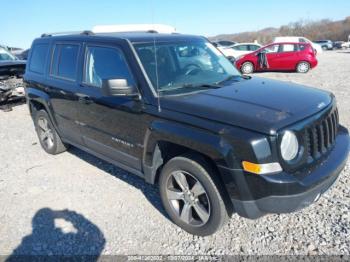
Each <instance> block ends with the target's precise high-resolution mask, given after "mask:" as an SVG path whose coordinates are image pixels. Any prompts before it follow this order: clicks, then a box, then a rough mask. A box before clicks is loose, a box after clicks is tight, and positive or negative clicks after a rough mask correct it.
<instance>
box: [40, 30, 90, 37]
mask: <svg viewBox="0 0 350 262" xmlns="http://www.w3.org/2000/svg"><path fill="white" fill-rule="evenodd" d="M55 35H94V33H93V32H92V31H90V30H84V31H70V32H56V33H45V34H42V35H41V37H50V36H55Z"/></svg>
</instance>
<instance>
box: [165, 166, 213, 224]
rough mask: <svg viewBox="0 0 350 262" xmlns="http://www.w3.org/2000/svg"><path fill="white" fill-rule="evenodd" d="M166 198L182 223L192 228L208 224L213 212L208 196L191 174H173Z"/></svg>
mask: <svg viewBox="0 0 350 262" xmlns="http://www.w3.org/2000/svg"><path fill="white" fill-rule="evenodd" d="M166 196H167V199H168V201H169V203H170V206H171V207H172V209H173V211H174V212H175V214H176V215H177V216H178V218H179V219H180V220H181V221H183V222H185V223H186V224H189V225H192V226H203V225H204V224H206V223H207V222H208V220H209V217H210V212H211V207H210V202H209V198H208V194H207V192H206V191H205V188H204V187H203V185H202V184H201V183H200V182H199V181H198V180H197V179H196V178H195V177H194V176H193V175H191V174H190V173H188V172H185V171H174V172H173V173H171V175H170V176H169V178H168V181H167V186H166Z"/></svg>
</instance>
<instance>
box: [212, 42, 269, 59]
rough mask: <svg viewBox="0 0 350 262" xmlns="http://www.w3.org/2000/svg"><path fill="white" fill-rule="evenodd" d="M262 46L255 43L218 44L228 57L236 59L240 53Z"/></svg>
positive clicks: (252, 50) (249, 51) (250, 51)
mask: <svg viewBox="0 0 350 262" xmlns="http://www.w3.org/2000/svg"><path fill="white" fill-rule="evenodd" d="M261 47H262V46H261V45H259V44H256V43H239V44H235V45H232V46H227V47H223V46H219V47H218V48H219V50H220V51H221V52H222V53H223V54H224V55H225V56H226V57H228V58H235V59H238V58H239V57H240V56H242V55H246V54H249V53H252V52H254V51H256V50H258V49H259V48H261Z"/></svg>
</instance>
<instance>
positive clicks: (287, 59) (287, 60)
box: [276, 44, 298, 70]
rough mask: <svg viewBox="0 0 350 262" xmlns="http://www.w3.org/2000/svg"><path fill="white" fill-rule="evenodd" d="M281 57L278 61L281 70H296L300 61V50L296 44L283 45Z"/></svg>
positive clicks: (280, 48)
mask: <svg viewBox="0 0 350 262" xmlns="http://www.w3.org/2000/svg"><path fill="white" fill-rule="evenodd" d="M278 54H279V56H278V59H277V61H276V63H277V64H278V69H279V70H294V69H295V65H296V61H297V60H298V48H297V45H296V44H281V45H280V46H279V52H278Z"/></svg>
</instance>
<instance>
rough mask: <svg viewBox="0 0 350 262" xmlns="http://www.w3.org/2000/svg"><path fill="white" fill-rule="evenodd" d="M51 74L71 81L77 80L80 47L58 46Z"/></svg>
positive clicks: (73, 45) (72, 45)
mask: <svg viewBox="0 0 350 262" xmlns="http://www.w3.org/2000/svg"><path fill="white" fill-rule="evenodd" d="M54 50H55V51H54V54H53V61H52V67H51V74H52V75H54V76H56V77H59V78H65V79H69V80H76V77H77V62H78V53H79V45H75V44H56V45H55V49H54Z"/></svg>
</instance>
